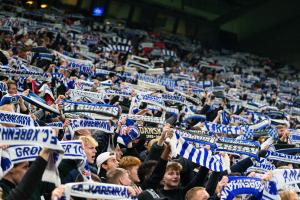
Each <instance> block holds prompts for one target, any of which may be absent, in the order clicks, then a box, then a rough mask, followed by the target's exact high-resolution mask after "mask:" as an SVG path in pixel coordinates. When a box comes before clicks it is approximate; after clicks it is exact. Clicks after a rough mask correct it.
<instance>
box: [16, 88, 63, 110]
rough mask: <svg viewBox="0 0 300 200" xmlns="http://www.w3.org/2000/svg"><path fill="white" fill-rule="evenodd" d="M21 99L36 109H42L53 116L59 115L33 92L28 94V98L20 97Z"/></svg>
mask: <svg viewBox="0 0 300 200" xmlns="http://www.w3.org/2000/svg"><path fill="white" fill-rule="evenodd" d="M22 98H23V99H24V100H25V101H27V102H28V103H30V104H32V105H35V106H36V107H38V108H42V109H43V110H46V111H49V112H52V113H55V114H60V112H59V111H58V109H56V108H53V107H52V106H49V105H47V103H46V101H45V100H44V99H42V98H40V97H39V96H37V95H36V94H34V93H33V92H31V91H30V92H29V94H28V96H24V95H22Z"/></svg>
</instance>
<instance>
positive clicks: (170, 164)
mask: <svg viewBox="0 0 300 200" xmlns="http://www.w3.org/2000/svg"><path fill="white" fill-rule="evenodd" d="M168 170H175V171H181V170H182V165H181V164H180V163H178V162H174V161H171V162H168V164H167V166H166V171H168Z"/></svg>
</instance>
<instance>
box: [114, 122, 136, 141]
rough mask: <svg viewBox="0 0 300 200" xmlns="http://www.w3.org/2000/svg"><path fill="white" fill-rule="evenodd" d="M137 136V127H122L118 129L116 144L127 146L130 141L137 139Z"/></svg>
mask: <svg viewBox="0 0 300 200" xmlns="http://www.w3.org/2000/svg"><path fill="white" fill-rule="evenodd" d="M139 136H140V132H139V129H138V127H137V126H135V125H131V126H127V125H122V126H121V128H120V132H119V135H118V138H117V141H118V143H120V144H123V145H125V146H127V145H128V144H129V143H130V142H131V141H132V140H134V139H136V138H138V137H139Z"/></svg>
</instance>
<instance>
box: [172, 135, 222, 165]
mask: <svg viewBox="0 0 300 200" xmlns="http://www.w3.org/2000/svg"><path fill="white" fill-rule="evenodd" d="M172 139H173V140H175V141H176V152H177V154H178V155H180V156H181V157H184V158H186V159H188V160H190V161H192V162H194V163H196V164H199V165H201V166H204V167H207V168H208V169H210V170H212V171H224V170H226V168H224V166H223V162H222V158H221V156H220V155H213V154H212V152H211V151H209V150H207V149H206V148H201V149H197V148H195V147H194V146H193V145H192V144H189V142H188V141H186V140H185V139H184V138H182V137H181V136H180V134H179V133H178V131H177V130H175V134H173V138H172Z"/></svg>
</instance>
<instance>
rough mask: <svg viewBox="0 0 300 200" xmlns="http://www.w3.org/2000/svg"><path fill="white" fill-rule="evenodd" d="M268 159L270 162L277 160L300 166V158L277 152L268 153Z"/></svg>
mask: <svg viewBox="0 0 300 200" xmlns="http://www.w3.org/2000/svg"><path fill="white" fill-rule="evenodd" d="M266 158H267V159H268V160H277V161H283V162H287V163H295V164H300V156H297V155H288V154H284V153H279V152H275V151H267V155H266Z"/></svg>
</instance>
